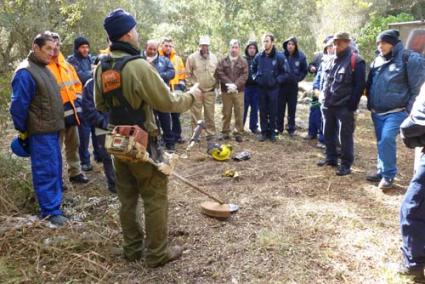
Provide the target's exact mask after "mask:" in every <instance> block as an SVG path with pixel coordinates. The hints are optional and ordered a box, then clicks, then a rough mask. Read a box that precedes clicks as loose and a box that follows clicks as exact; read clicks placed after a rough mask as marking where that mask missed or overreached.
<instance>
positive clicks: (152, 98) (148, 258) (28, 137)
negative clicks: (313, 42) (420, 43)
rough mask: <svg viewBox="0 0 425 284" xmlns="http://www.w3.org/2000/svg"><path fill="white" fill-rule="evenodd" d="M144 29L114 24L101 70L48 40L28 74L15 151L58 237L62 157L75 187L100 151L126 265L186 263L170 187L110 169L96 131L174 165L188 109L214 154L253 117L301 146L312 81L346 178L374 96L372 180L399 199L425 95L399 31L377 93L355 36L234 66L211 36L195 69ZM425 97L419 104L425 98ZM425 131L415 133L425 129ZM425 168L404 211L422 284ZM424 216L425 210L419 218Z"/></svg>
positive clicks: (233, 53) (316, 128) (332, 151)
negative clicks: (168, 155) (128, 135)
mask: <svg viewBox="0 0 425 284" xmlns="http://www.w3.org/2000/svg"><path fill="white" fill-rule="evenodd" d="M136 24H137V23H136V21H135V19H134V18H133V16H132V15H130V14H129V13H128V12H126V11H124V10H122V9H117V10H114V11H112V12H111V13H110V14H109V15H108V16H107V17H106V18H105V20H104V28H105V31H106V33H107V35H108V44H109V47H108V49H107V50H106V52H104V54H101V55H99V56H97V57H94V56H92V55H91V54H90V43H89V41H88V40H87V39H86V38H84V37H81V36H80V37H78V38H76V39H75V41H74V52H73V54H72V55H70V56H69V57H68V58H67V59H65V57H64V56H63V54H62V53H61V51H60V46H61V39H60V36H59V35H58V34H57V33H54V32H49V31H46V32H43V33H40V34H38V35H37V36H36V37H35V38H34V41H33V44H32V49H31V52H30V53H29V55H28V57H27V58H26V59H25V60H24V61H23V62H22V63H21V64H20V65H19V67H18V68H17V69H16V71H15V74H14V76H13V79H12V90H13V93H12V99H11V106H10V112H11V115H12V120H13V123H14V126H15V128H16V130H18V131H19V135H18V137H17V138H16V139H14V140H13V142H12V149H13V151H14V152H15V153H17V154H19V155H20V156H30V157H31V167H32V175H33V186H34V189H35V193H36V195H37V199H38V202H39V205H40V210H41V217H43V218H48V219H49V220H50V221H51V222H52V223H54V224H56V225H64V224H65V223H67V222H68V221H69V220H68V218H67V217H65V216H64V215H63V212H62V211H61V201H62V191H63V190H64V185H63V177H62V175H63V174H62V157H61V152H62V151H61V149H62V147H65V149H64V153H65V160H66V164H67V166H68V176H69V180H70V182H72V183H82V184H84V183H87V182H88V178H87V177H86V175H85V174H84V173H83V172H84V171H90V170H92V168H93V167H92V164H91V158H90V153H89V147H88V146H89V142H90V139H91V141H92V145H93V156H94V160H95V161H97V162H102V163H103V167H104V173H105V177H106V181H107V188H108V190H109V191H111V192H114V193H115V192H116V193H117V194H118V198H119V200H120V203H121V208H120V221H121V226H122V230H123V236H124V245H123V248H124V251H123V253H124V256H125V257H126V258H127V259H128V260H130V261H133V260H139V259H141V258H144V259H145V262H146V264H147V265H149V266H151V267H156V266H160V265H163V264H165V263H167V262H169V261H172V260H174V259H177V258H179V257H180V256H181V254H182V248H181V247H178V246H175V247H170V246H169V245H168V242H167V215H168V207H167V204H168V203H167V202H168V201H167V182H168V177H167V175H165V174H164V173H162V172H161V171H160V170H159V169H158V168H156V167H155V166H154V165H152V164H149V163H144V162H139V163H134V162H129V161H125V160H120V159H117V158H111V156H110V155H109V154H108V152H107V151H106V149H105V146H104V142H105V135H104V134H103V135H97V133H96V128H101V129H110V126H111V125H138V126H140V127H141V128H142V129H144V130H146V131H147V133H148V134H149V143H148V151H149V153H150V154H151V156H152V157H153V158H154V159H156V160H161V153H162V152H161V148H162V147H164V148H165V150H166V151H171V152H173V151H175V149H176V144H177V143H178V144H181V143H184V142H185V138H184V136H183V135H182V128H181V123H180V113H182V112H184V111H186V110H189V109H190V110H191V116H192V125H193V126H195V125H196V122H197V121H198V120H204V121H205V127H206V129H205V133H206V139H207V140H215V139H222V140H228V139H231V138H232V137H233V138H234V140H235V141H237V142H243V141H244V137H245V131H244V126H245V124H246V120H247V119H248V117H249V123H248V124H249V130H250V131H251V132H252V133H253V134H255V135H257V136H258V141H260V142H264V141H266V140H269V141H271V142H275V141H276V137H277V136H278V135H282V134H283V132H284V130H286V131H287V133H288V135H289V137H291V138H292V137H294V136H295V135H296V124H295V117H296V109H297V98H298V84H299V82H300V81H302V80H304V78H305V77H306V75H307V73H308V72H310V73H312V74H314V76H315V78H314V83H313V92H312V93H313V98H312V102H311V107H310V114H309V129H308V133H307V135H306V136H305V137H304V138H305V139H318V140H319V142H320V143H322V144H321V145H323V147H324V148H325V159H323V160H321V161H318V163H317V165H318V166H321V167H323V166H331V167H337V169H336V175H339V176H345V175H348V174H350V173H351V166H352V164H353V162H354V139H353V135H354V131H355V112H356V110H357V108H358V106H359V102H360V99H361V97H362V95H364V94H365V95H366V96H367V100H368V109H369V110H370V111H371V117H372V121H373V124H374V127H375V134H376V140H377V156H378V162H377V170H376V172H375V173H373V174H372V175H370V176H367V177H366V178H367V180H369V181H371V182H377V183H378V187H379V188H381V189H388V188H391V187H392V186H393V183H394V178H395V176H396V174H397V162H396V157H397V155H396V149H397V147H396V137H397V135H398V133H399V131H400V126H401V125H402V123H403V121H404V120H405V119H406V118H408V117H409V118H411V116H409V113H410V112H411V110H412V106H413V105H414V102H415V99H416V97H417V96H418V95H419V92H420V88H421V86H422V85H423V83H424V82H425V57H424V55H423V54H421V52H422V51H423V50H422V51H421V50H415V49H413V50H412V49H406V48H405V47H404V46H403V44H402V42H401V41H400V39H399V33H398V31H396V30H387V31H383V32H382V33H380V34H379V35H378V36H377V40H376V43H377V50H378V52H377V56H376V58H375V60H374V61H373V62H372V64H371V67H370V71H369V75H368V76H367V79H366V63H365V61H364V60H363V59H362V57H361V56H360V52H359V50H358V49H357V46H356V44H355V42H354V41H353V40H352V38H351V37H350V35H349V34H348V33H346V32H339V33H336V34H335V35H332V36H328V37H327V38H326V39H325V41H324V47H323V48H324V50H323V52H322V53H320V54H318V55H316V56H315V58H314V60H313V61H312V63H310V64H308V63H307V59H306V56H305V55H304V53H303V52H302V51H301V49H300V47H299V42H298V40H297V38H295V37H290V38H288V39H287V40H285V41H284V42H283V44H282V51H279V50H278V48H277V47H276V46H275V41H276V40H275V37H274V35H273V34H270V33H266V34H265V35H264V36H263V37H262V49H261V50H260V49H259V47H258V44H257V42H255V41H249V42H248V43H247V45H246V46H245V48H244V49H243V50H244V54H243V53H242V52H241V51H242V50H241V48H242V46H241V43H240V41H239V40H237V39H232V40H231V41H230V43H229V51H228V53H227V54H226V55H225V56H223V57H222V58H218V57H217V56H216V55H215V54H214V53H212V52H211V50H210V47H211V41H210V38H209V37H208V36H201V37H200V40H199V48H198V50H197V51H195V52H194V53H192V54H190V55H189V56H188V58H187V60H186V64H184V63H183V60H182V58H181V57H180V56H178V55H177V53H176V50H175V46H174V42H173V40H172V38H170V37H166V38H164V39H163V40H162V41H156V40H148V41H147V42H146V44H145V46H144V50H143V51H142V50H140V43H139V35H138V33H137V30H136ZM111 70H113V71H114V72H115V74H118V76H119V78H120V80H118V83H116V81H114V84H108V83H107V82H106V80H107V79H108V76H110V74H111V73H110V72H109V71H111ZM108 72H109V73H108ZM190 86H192V87H190ZM189 87H190V88H189ZM424 90H425V87H424V88H422V93H421V95H420V96H419V97H425V94H424ZM217 93H221V97H222V103H223V108H222V127H221V135H217V131H216V124H215V105H216V99H217ZM415 105H416V109H417V113H419V114H421V110H422V111H424V112H425V109H424V108H425V107H424V104H419V103H416V104H415ZM286 112H287V115H286V114H285V113H286ZM248 113H249V114H248ZM416 115H418V114H416ZM232 116H233V117H234V127H232V126H231V121H232ZM285 117H287V122H286V124H285ZM258 118H259V121H258ZM418 120H419V119H417V120H414V119H413V122H411V124H413V125H416V124H419V125H420V126H422V127H424V126H423V125H425V124H421V123H419V122H417V121H418ZM258 122H259V123H258ZM284 126H286V127H284ZM413 133H416V132H414V131H413ZM423 133H425V131H424V132H423ZM415 135H416V134H415ZM415 135H410V136H409V134H407V136H408V138H409V139H411V140H412V139H413V138H411V137H412V136H413V137H415V139H416V140H415V141H416V144H415V143H413V144H414V145H416V146H424V145H425V143H424V144H421V143H420V142H417V140H418V139H417V137H416V136H417V135H416V136H415ZM90 137H91V138H90ZM409 141H410V140H409ZM419 141H420V139H419ZM63 145H64V146H63ZM161 146H162V147H161ZM422 161H424V162H422ZM423 167H425V160H424V159H420V164H419V166H418V168H417V171H416V175H415V177H416V178H415V179H414V180H413V181H412V185H411V187H414V188H415V192H416V195H415V194H414V195H413V197H412V198H411V199H408V195H407V197H406V200H405V203H404V205H403V207H402V208H403V209H402V224H403V230H402V232H403V241H404V245H403V253H404V255H405V259H406V265H405V266H404V267H405V268H406V269H407V273H410V274H412V273H413V274H414V275H415V277H417V278H421V277H422V278H424V277H423V268H424V264H425V250H424V247H425V239H424V237H423V235H424V234H423V235H422V236H420V237H414V236H416V235H417V234H418V232H419V231H420V232H422V231H423V228H420V229H419V227H423V226H422V225H421V226H419V225H415V224H413V222H410V221H411V220H410V219H409V218H411V216H412V214H416V215H415V217H414V218H415V220H420V222H422V223H421V224H423V223H424V222H425V208H420V207H421V206H424V205H422V202H419V201H418V200H416V198H417V195H418V192H421V196H423V195H425V193H423V192H422V191H423V190H422V188H423V186H424V184H425V182H424V178H425V177H424V172H425V171H424V170H423ZM409 190H410V188H409ZM139 196H141V198H142V200H143V204H144V214H145V230H144V231H145V234H146V236H145V235H144V233H143V230H141V229H140V228H139V224H138V222H137V204H138V197H139ZM412 199H413V200H415V202H416V203H414V202H413V203H412ZM421 200H422V199H421ZM407 207H408V209H406V208H407ZM414 209H415V210H416V211H415V210H414ZM418 210H422V211H420V212H421V214H419V215H420V216H419V217H418V215H417V212H418ZM409 220H410V221H409ZM415 226H416V227H415ZM415 242H417V243H415ZM420 271H421V273H420Z"/></svg>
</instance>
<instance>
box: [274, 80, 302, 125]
mask: <svg viewBox="0 0 425 284" xmlns="http://www.w3.org/2000/svg"><path fill="white" fill-rule="evenodd" d="M297 97H298V84H297V85H294V84H285V85H283V86H282V87H281V88H280V93H279V98H278V102H277V119H276V124H277V125H276V128H277V130H278V131H279V132H283V124H284V123H283V121H284V120H285V112H286V105H288V124H287V125H286V130H287V131H288V133H294V132H295V129H296V126H295V112H296V111H297Z"/></svg>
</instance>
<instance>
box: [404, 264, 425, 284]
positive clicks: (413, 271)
mask: <svg viewBox="0 0 425 284" xmlns="http://www.w3.org/2000/svg"><path fill="white" fill-rule="evenodd" d="M397 273H398V274H400V275H403V276H406V277H409V278H411V280H412V281H413V282H414V283H425V275H424V267H423V266H417V267H407V266H405V265H403V264H400V265H399V267H398V269H397Z"/></svg>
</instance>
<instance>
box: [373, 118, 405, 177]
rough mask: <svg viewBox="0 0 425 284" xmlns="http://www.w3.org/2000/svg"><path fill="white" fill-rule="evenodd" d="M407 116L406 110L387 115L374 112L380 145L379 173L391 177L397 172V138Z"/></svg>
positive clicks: (378, 143) (377, 138) (374, 122)
mask: <svg viewBox="0 0 425 284" xmlns="http://www.w3.org/2000/svg"><path fill="white" fill-rule="evenodd" d="M406 117H407V113H406V112H404V111H400V112H395V113H389V114H386V115H377V114H375V113H372V120H373V125H374V126H375V135H376V140H377V147H378V165H377V169H378V173H379V174H381V175H382V176H383V177H386V178H389V179H392V178H394V177H395V175H396V174H397V144H396V138H397V135H398V133H399V132H400V125H401V123H402V122H403V120H404V119H405V118H406Z"/></svg>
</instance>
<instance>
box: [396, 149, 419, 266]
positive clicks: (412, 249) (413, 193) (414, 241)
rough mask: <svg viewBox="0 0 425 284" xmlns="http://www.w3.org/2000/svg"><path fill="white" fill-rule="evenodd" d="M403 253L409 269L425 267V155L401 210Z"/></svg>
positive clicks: (411, 182)
mask: <svg viewBox="0 0 425 284" xmlns="http://www.w3.org/2000/svg"><path fill="white" fill-rule="evenodd" d="M400 229H401V236H402V240H403V243H402V246H401V251H402V253H403V256H404V262H405V265H406V266H407V267H410V268H415V267H416V266H424V265H425V155H423V154H422V157H421V159H420V162H419V166H418V168H417V170H416V173H415V175H414V176H413V178H412V180H411V181H410V184H409V188H408V189H407V191H406V194H405V196H404V200H403V203H402V204H401V210H400Z"/></svg>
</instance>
